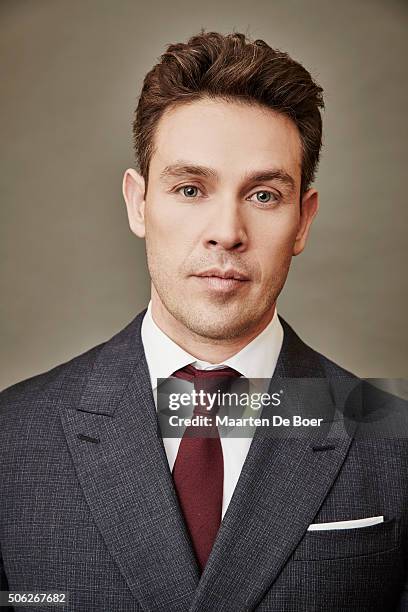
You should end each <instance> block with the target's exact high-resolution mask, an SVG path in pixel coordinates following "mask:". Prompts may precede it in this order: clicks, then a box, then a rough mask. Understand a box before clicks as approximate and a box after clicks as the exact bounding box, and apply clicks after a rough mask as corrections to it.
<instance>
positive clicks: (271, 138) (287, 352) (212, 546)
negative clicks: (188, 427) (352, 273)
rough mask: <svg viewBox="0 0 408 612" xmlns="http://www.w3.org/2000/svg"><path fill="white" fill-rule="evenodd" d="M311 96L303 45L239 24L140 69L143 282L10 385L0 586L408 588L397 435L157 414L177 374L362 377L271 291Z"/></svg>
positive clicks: (182, 603) (255, 595)
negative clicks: (114, 322)
mask: <svg viewBox="0 0 408 612" xmlns="http://www.w3.org/2000/svg"><path fill="white" fill-rule="evenodd" d="M322 107H323V100H322V90H321V88H320V87H319V86H318V85H317V84H316V83H315V82H314V81H313V80H312V78H311V76H310V74H309V73H308V72H307V71H306V70H305V69H304V68H303V67H302V66H301V65H300V64H298V63H297V62H295V61H293V60H292V59H291V58H290V57H289V56H288V55H287V54H285V53H282V52H280V51H276V50H274V49H272V48H270V47H269V46H268V45H267V44H266V43H264V42H263V41H259V40H258V41H255V42H251V41H249V40H248V39H246V38H245V37H244V36H243V35H242V34H232V35H228V36H223V35H221V34H217V33H201V34H200V35H197V36H195V37H193V38H191V39H190V40H189V41H188V42H187V43H186V44H175V45H170V46H169V47H168V49H167V51H166V53H164V54H163V56H162V57H161V61H160V62H159V63H158V64H157V65H156V66H155V67H154V68H153V69H152V70H151V71H150V72H149V73H148V75H147V76H146V78H145V81H144V85H143V90H142V94H141V97H140V101H139V104H138V108H137V112H136V117H135V123H134V135H135V147H136V154H137V159H138V163H139V170H140V172H136V171H135V170H133V169H129V170H127V171H126V173H125V176H124V181H123V191H124V197H125V200H126V205H127V212H128V218H129V223H130V228H131V230H132V231H133V232H134V233H135V234H136V235H137V236H138V237H140V238H145V240H146V252H147V260H148V267H149V272H150V276H151V281H152V283H151V302H150V304H149V306H148V309H147V310H145V311H143V312H141V313H140V314H139V315H138V316H137V317H136V318H135V319H134V320H133V321H132V322H131V323H130V324H129V325H128V326H127V327H126V328H125V329H124V330H122V331H121V332H119V333H118V334H117V335H116V336H114V337H113V338H112V339H110V340H108V341H107V342H105V343H102V344H101V345H99V346H97V347H94V348H93V349H91V350H90V351H88V352H87V353H85V354H83V355H80V356H79V357H76V358H75V359H73V360H71V361H70V362H68V363H66V364H63V365H60V366H58V367H56V368H54V369H53V370H51V371H50V372H47V373H45V374H42V375H40V376H36V377H34V378H32V379H29V380H27V381H24V382H21V383H19V384H17V385H15V386H13V387H11V388H10V389H8V390H6V391H5V392H3V394H2V407H1V413H0V414H1V425H2V429H1V434H0V435H1V446H0V453H1V461H2V463H1V465H2V470H1V476H0V477H1V480H0V483H1V488H0V490H1V502H0V518H1V522H0V547H1V555H2V569H1V570H0V573H1V588H2V589H3V590H9V591H11V592H16V591H18V592H36V593H38V592H40V593H41V592H58V591H60V592H66V593H67V594H68V595H67V597H68V603H67V604H66V606H65V608H64V609H67V610H73V611H75V612H77V611H84V612H85V611H87V612H88V611H91V610H98V611H99V610H105V611H119V610H121V611H122V610H123V611H124V610H126V611H130V610H135V611H136V610H145V611H147V610H149V611H163V612H164V611H165V612H172V611H187V610H190V611H191V612H193V611H195V612H210V611H211V612H212V611H214V610H216V611H218V610H224V611H229V612H233V611H234V612H236V611H249V610H259V611H267V610H268V611H269V610H270V611H272V610H274V611H279V612H280V611H286V610H288V611H289V610H290V611H304V610H310V611H312V610H313V611H314V610H316V611H317V610H319V611H320V610H336V611H337V610H338V611H340V610H341V611H345V610H350V611H359V612H361V611H363V610H367V611H368V610H370V611H373V610H378V611H386V610H395V609H400V610H402V609H407V608H406V606H407V604H406V599H404V595H403V590H404V576H405V575H406V563H407V551H406V534H407V497H408V486H407V477H406V473H407V470H406V468H407V448H406V444H405V442H404V440H402V439H379V440H376V441H375V442H373V440H372V439H370V440H369V439H359V440H357V439H355V438H354V437H353V428H346V429H347V430H345V428H344V427H342V423H341V419H337V420H335V421H333V429H332V430H330V432H329V433H328V432H327V430H324V431H323V430H318V428H317V430H316V431H312V432H310V434H308V435H306V436H301V437H293V436H291V435H290V434H289V433H288V434H287V435H286V434H285V433H284V432H282V434H281V435H280V436H279V437H276V436H275V437H271V436H263V435H261V430H260V429H259V430H258V429H257V431H256V433H255V435H254V438H253V440H251V439H247V438H237V439H234V440H231V439H229V440H227V439H222V438H220V437H219V436H218V437H217V435H215V437H212V438H205V437H203V438H199V439H200V442H199V443H191V441H190V442H189V440H188V438H187V437H183V439H182V440H181V441H180V439H176V438H173V439H170V438H165V439H164V440H163V439H162V436H161V434H160V430H159V428H158V420H157V413H156V406H155V402H156V401H157V386H158V379H161V378H163V379H167V378H168V377H170V376H172V375H174V376H175V377H176V378H182V379H184V380H185V381H189V383H188V384H190V383H194V385H197V384H198V385H200V384H203V381H204V382H205V380H206V377H207V376H208V374H209V372H210V374H211V375H212V374H213V372H212V370H215V372H216V374H217V376H220V377H224V378H225V379H227V378H229V377H230V378H231V379H233V378H234V377H240V376H241V377H243V378H244V379H251V378H259V379H267V380H269V381H271V382H272V381H273V380H274V379H275V378H276V377H282V378H289V379H302V380H303V379H320V380H322V379H323V380H324V381H326V382H327V385H328V387H329V388H330V397H331V398H332V399H331V400H330V401H332V402H333V405H335V404H336V405H337V404H338V406H340V408H341V402H339V397H340V396H341V392H342V385H343V384H344V385H347V384H350V383H351V384H354V382H355V378H354V377H353V376H352V375H351V374H349V373H348V372H346V371H345V370H343V369H341V368H340V367H339V366H337V365H335V364H334V363H333V362H331V361H329V360H328V359H327V358H325V357H323V356H322V355H320V354H319V353H317V352H315V351H314V350H313V349H311V348H310V347H308V346H306V345H305V344H304V343H303V342H302V341H301V340H300V338H299V337H298V336H297V335H296V333H295V332H294V331H293V330H292V329H291V327H290V326H289V325H288V324H287V323H286V322H285V321H284V320H283V319H282V318H280V317H279V316H278V315H277V310H276V303H277V298H278V296H279V294H280V292H281V290H282V287H283V285H284V283H285V280H286V277H287V274H288V270H289V266H290V263H291V260H292V256H294V255H298V254H300V253H301V252H302V251H303V249H304V247H305V244H306V241H307V238H308V234H309V231H310V226H311V223H312V221H313V218H314V217H315V215H316V213H317V210H318V193H317V191H316V189H314V188H312V187H311V184H312V182H313V178H314V174H315V170H316V167H317V163H318V159H319V152H320V147H321V116H320V110H319V109H320V108H322ZM299 402H300V403H299V408H300V411H301V413H303V412H305V413H306V411H307V410H308V408H309V407H310V406H309V405H308V403H310V400H309V402H308V401H307V400H306V399H305V398H303V397H300V399H299ZM312 403H313V400H312ZM209 440H210V441H211V442H208V441H209ZM203 441H204V442H203ZM203 517H204V518H203ZM221 519H222V520H221ZM398 606H399V608H398ZM404 606H405V607H404ZM62 607H64V606H62ZM14 609H17V610H19V609H20V607H19V605H18V603H17V604H15V608H14ZM21 609H23V608H22V607H21ZM37 609H41V610H42V609H46V607H45V604H41V605H39V607H38V608H37Z"/></svg>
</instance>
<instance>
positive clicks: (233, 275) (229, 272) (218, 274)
mask: <svg viewBox="0 0 408 612" xmlns="http://www.w3.org/2000/svg"><path fill="white" fill-rule="evenodd" d="M194 276H200V277H207V278H211V277H215V278H222V279H231V280H236V281H248V280H249V278H248V276H247V275H246V274H243V273H242V272H240V271H239V270H235V269H234V268H227V269H225V270H222V269H221V268H210V269H208V270H204V271H203V272H198V273H197V274H195V275H194Z"/></svg>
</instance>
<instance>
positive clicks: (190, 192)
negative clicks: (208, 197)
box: [176, 185, 200, 199]
mask: <svg viewBox="0 0 408 612" xmlns="http://www.w3.org/2000/svg"><path fill="white" fill-rule="evenodd" d="M176 191H177V192H178V193H181V194H182V195H183V196H184V197H186V198H189V199H193V198H196V197H197V196H198V194H199V192H200V190H199V188H198V187H196V186H195V185H184V186H183V187H179V189H177V190H176Z"/></svg>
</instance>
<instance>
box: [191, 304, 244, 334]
mask: <svg viewBox="0 0 408 612" xmlns="http://www.w3.org/2000/svg"><path fill="white" fill-rule="evenodd" d="M183 323H184V325H185V326H186V327H187V328H188V329H190V331H192V332H194V333H195V334H198V335H199V336H202V337H204V338H210V339H212V340H230V339H232V338H239V337H240V336H242V335H243V334H244V333H245V332H246V331H247V330H248V329H249V328H250V327H251V326H252V325H253V318H250V319H247V318H246V319H245V320H243V319H242V318H238V317H233V316H231V317H226V316H225V314H224V316H222V315H221V314H218V315H216V316H208V313H206V312H205V311H204V312H202V311H201V310H200V312H196V313H194V314H193V313H192V312H191V311H190V313H189V315H188V316H186V317H183Z"/></svg>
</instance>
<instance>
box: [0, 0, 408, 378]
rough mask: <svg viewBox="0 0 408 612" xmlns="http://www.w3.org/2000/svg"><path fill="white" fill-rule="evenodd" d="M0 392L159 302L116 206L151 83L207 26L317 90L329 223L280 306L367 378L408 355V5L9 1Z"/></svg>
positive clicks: (2, 34)
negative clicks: (321, 93) (272, 58)
mask: <svg viewBox="0 0 408 612" xmlns="http://www.w3.org/2000/svg"><path fill="white" fill-rule="evenodd" d="M0 11H1V26H0V47H1V60H0V61H1V72H2V77H1V81H2V85H3V94H2V99H1V112H0V120H1V142H2V159H1V174H2V178H1V237H0V239H1V243H0V249H1V251H0V257H1V259H0V262H1V263H0V265H1V296H2V297H1V326H2V328H1V343H0V387H5V386H7V385H9V384H12V383H14V382H16V381H18V380H21V379H23V378H26V377H28V376H31V375H34V374H36V373H39V372H42V371H44V370H47V369H49V368H51V367H52V366H54V365H56V364H58V363H61V362H63V361H67V360H68V359H70V358H71V357H73V356H74V355H77V354H79V353H80V352H83V351H85V350H86V349H88V348H89V347H91V346H93V345H95V344H98V343H99V342H102V341H104V340H105V339H107V338H109V337H110V336H112V335H113V334H114V333H116V332H117V331H118V330H119V329H121V328H122V327H123V326H124V325H126V324H127V322H128V321H130V320H131V319H132V318H133V317H134V315H135V314H136V313H137V312H139V311H140V310H141V309H142V308H144V307H145V306H146V304H147V301H148V298H149V281H148V275H147V270H146V261H145V250H144V243H143V242H142V241H139V240H138V239H137V238H136V237H134V236H133V234H131V232H130V230H129V229H128V225H127V217H126V211H125V205H124V203H123V201H122V196H121V181H122V174H123V171H124V170H125V168H126V167H128V166H130V165H133V157H132V146H131V121H132V114H133V110H134V107H135V105H136V100H137V96H138V93H139V90H140V86H141V83H142V79H143V76H144V75H145V73H146V72H147V71H148V70H149V69H150V68H151V66H152V65H153V64H154V63H155V62H156V61H157V58H158V57H159V55H160V54H161V53H162V52H163V51H164V49H165V45H166V44H168V43H171V42H177V41H184V40H186V39H187V38H188V37H189V36H190V35H192V34H195V33H196V32H198V31H199V29H200V28H201V27H204V28H206V30H217V31H221V32H224V33H228V32H230V31H232V30H236V31H242V32H245V33H247V34H249V35H251V36H253V37H255V38H263V39H265V40H266V41H267V42H268V43H269V44H270V45H272V46H275V47H278V48H280V49H282V50H285V51H288V52H289V53H290V54H291V55H292V56H293V57H294V58H295V59H297V60H298V61H300V62H301V63H303V64H304V65H305V66H306V67H307V68H308V69H309V70H310V71H311V73H312V74H313V76H314V77H315V78H316V79H317V80H318V81H319V82H320V83H321V85H322V86H323V87H324V89H325V101H326V111H325V114H324V149H323V153H322V160H321V164H320V170H319V172H318V176H317V181H316V187H317V188H318V189H319V192H320V212H319V215H318V217H317V218H316V220H315V222H314V225H313V227H312V232H311V236H310V242H309V244H308V246H307V248H306V251H305V252H304V253H303V254H302V255H301V256H299V257H298V258H295V259H294V260H293V265H292V268H291V271H290V273H289V278H288V282H287V284H286V286H285V289H284V291H283V293H282V295H281V297H280V299H279V302H278V310H279V312H280V313H281V314H282V315H283V316H284V317H285V318H286V320H287V321H288V322H289V323H290V324H291V325H292V326H293V327H294V328H295V330H296V331H297V332H298V333H299V334H300V335H301V337H302V338H303V339H304V340H305V341H306V342H308V343H309V344H311V345H312V346H313V347H314V348H316V349H317V350H320V351H321V352H323V353H324V354H326V355H327V356H328V357H330V358H332V359H334V360H335V361H336V362H338V363H340V364H341V365H343V366H344V367H346V368H348V369H350V370H352V371H354V372H356V373H357V374H359V375H361V376H367V377H368V376H371V377H403V376H406V373H407V354H406V349H405V347H406V336H407V325H406V309H407V306H406V295H407V284H406V277H407V273H406V242H407V240H406V228H407V208H408V206H407V202H406V177H407V142H408V134H407V122H406V112H407V111H406V108H407V89H408V88H407V71H406V69H407V59H406V58H407V57H408V49H407V46H408V44H407V43H408V37H407V15H408V10H407V5H405V3H403V2H398V1H397V0H394V1H387V2H385V1H384V0H382V1H362V0H347V1H345V2H342V3H341V4H339V3H337V2H328V1H327V0H314V1H310V2H308V1H301V0H299V1H288V0H279V1H274V0H263V1H260V2H257V1H254V2H248V0H245V1H243V0H227V1H224V2H219V0H206V2H201V3H196V4H193V3H192V2H189V1H187V0H185V1H183V2H164V1H163V2H154V1H152V2H136V1H131V0H119V1H117V0H116V1H113V0H109V1H108V0H85V1H84V0H74V1H73V0H69V1H68V0H66V1H64V0H27V1H23V0H12V1H5V0H3V1H2V3H1V5H0Z"/></svg>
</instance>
